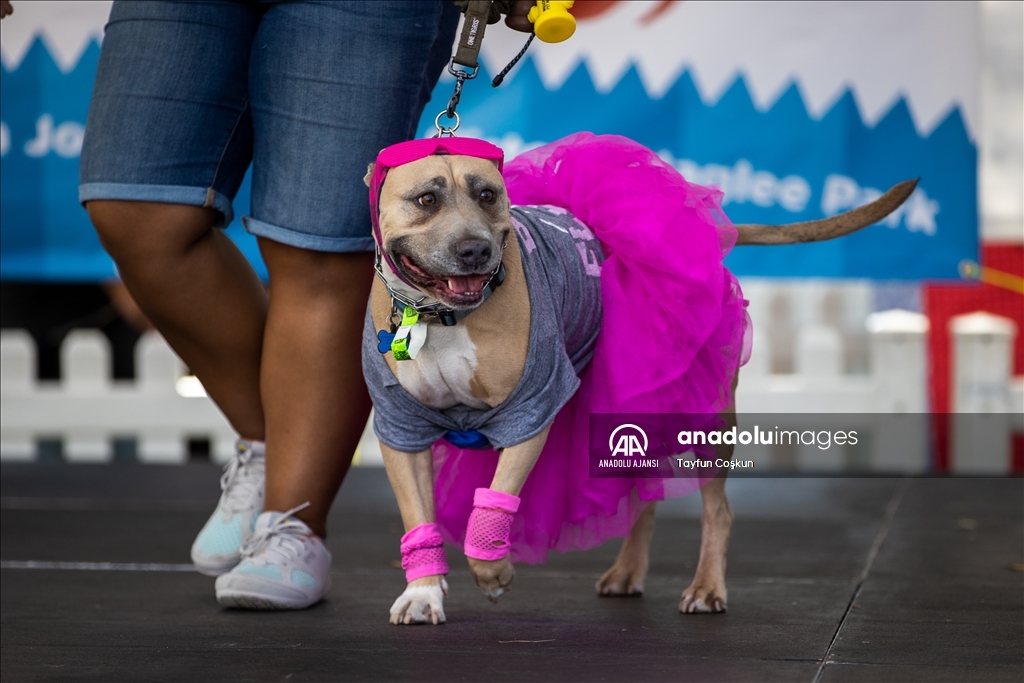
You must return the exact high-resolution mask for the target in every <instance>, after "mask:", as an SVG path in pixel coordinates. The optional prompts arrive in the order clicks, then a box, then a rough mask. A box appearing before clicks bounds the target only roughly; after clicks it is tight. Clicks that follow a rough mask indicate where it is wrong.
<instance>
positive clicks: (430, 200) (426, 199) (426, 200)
mask: <svg viewBox="0 0 1024 683" xmlns="http://www.w3.org/2000/svg"><path fill="white" fill-rule="evenodd" d="M416 202H417V203H418V204H419V205H420V206H433V205H434V204H437V197H435V196H434V193H433V192H428V193H426V194H425V195H421V196H420V197H419V198H418V199H417V200H416Z"/></svg>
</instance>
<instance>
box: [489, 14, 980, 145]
mask: <svg viewBox="0 0 1024 683" xmlns="http://www.w3.org/2000/svg"><path fill="white" fill-rule="evenodd" d="M658 4H660V3H657V2H622V3H620V4H619V5H618V6H617V7H616V8H614V9H612V10H610V11H608V12H606V13H605V14H602V15H600V16H598V17H596V18H594V19H589V20H586V21H581V22H579V26H578V28H577V32H576V35H575V36H573V37H572V38H570V39H569V40H568V41H566V42H564V43H560V44H557V45H546V44H544V43H535V44H534V45H533V46H532V47H531V48H530V53H531V54H532V55H533V60H534V63H535V64H536V66H537V70H538V72H539V74H540V77H541V79H542V81H543V82H544V85H545V86H546V87H547V88H549V89H556V88H558V87H560V86H561V85H562V83H564V82H565V80H566V79H567V78H568V77H569V76H570V75H571V74H572V72H573V71H574V70H575V69H576V67H577V66H578V65H579V64H580V62H583V63H585V64H586V66H587V68H588V69H589V71H590V74H591V77H592V78H593V79H594V84H595V86H596V87H597V89H598V90H599V91H602V92H608V91H610V90H611V89H612V88H613V87H614V86H615V84H616V83H618V82H619V80H620V79H621V78H622V76H623V74H625V72H626V71H627V70H628V69H629V67H630V66H631V65H634V64H635V65H636V67H637V71H638V73H639V76H640V79H641V81H642V82H643V84H644V87H645V89H646V90H647V92H648V94H650V95H651V96H652V97H659V96H661V95H662V94H664V93H665V91H667V90H668V89H669V88H670V87H671V86H672V85H673V84H674V83H675V82H676V81H677V80H678V79H679V76H680V74H681V73H682V72H683V71H684V70H687V69H688V70H689V71H690V74H691V76H692V77H693V80H694V84H695V85H696V87H697V90H698V92H699V93H700V96H701V98H702V99H703V101H704V102H705V103H706V104H714V103H715V102H717V101H718V99H719V98H720V97H721V96H722V95H723V94H724V92H725V90H726V89H727V88H728V87H729V86H730V85H731V84H732V83H733V82H734V81H735V79H736V77H737V76H738V75H742V76H743V78H744V79H745V81H746V83H747V87H748V89H749V91H750V96H751V98H752V99H753V101H754V104H755V106H757V107H758V108H759V109H761V110H766V109H768V108H770V107H771V105H772V104H774V103H775V101H776V100H777V99H778V98H779V96H780V95H781V94H782V93H783V92H784V91H785V90H786V89H787V88H788V87H789V86H790V84H791V83H793V82H796V83H797V87H798V88H799V89H800V93H801V95H802V96H803V99H804V103H805V105H806V106H807V109H808V112H809V113H810V114H811V116H814V117H816V118H820V117H821V116H822V115H824V114H825V113H826V112H827V111H828V110H829V109H831V108H832V106H833V105H834V104H835V102H836V100H837V99H838V98H839V97H840V96H841V95H842V93H843V92H845V91H846V89H848V88H849V89H851V90H852V91H853V93H854V97H855V98H856V101H857V105H858V107H859V108H860V113H861V118H862V119H863V120H864V122H865V123H866V124H867V125H869V126H870V125H874V124H875V123H877V122H878V120H879V119H881V118H882V117H883V116H884V115H885V114H886V113H887V112H888V111H889V110H890V109H891V108H892V105H893V104H895V103H896V101H897V100H898V99H899V98H900V97H901V96H902V97H905V98H906V100H907V104H908V106H909V108H910V112H911V115H912V116H913V118H914V122H915V125H916V126H917V129H918V132H919V133H921V134H922V135H927V134H929V133H930V132H931V131H932V130H933V129H934V127H935V126H936V125H937V124H939V123H940V122H941V121H942V120H943V119H945V118H946V116H947V115H948V114H949V112H950V111H951V109H952V108H953V107H956V106H959V107H960V111H961V115H962V116H963V118H964V120H965V124H966V126H967V131H968V134H969V135H972V137H973V131H974V130H975V129H976V125H977V123H978V114H977V99H978V97H977V92H976V90H977V82H978V61H977V60H978V58H977V52H978V25H979V16H978V7H977V4H976V3H971V2H884V3H882V2H878V3H875V2H806V1H798V2H693V1H690V0H687V1H686V2H679V3H677V4H675V6H673V7H671V8H670V9H669V10H668V11H666V12H665V13H664V14H663V15H661V17H660V18H659V19H657V20H655V21H653V22H651V23H650V24H648V25H646V26H644V25H643V24H641V22H640V20H641V18H642V17H644V16H645V15H647V14H649V13H650V12H651V10H652V9H653V7H654V6H656V5H658ZM499 27H500V28H499ZM523 38H524V36H523V34H520V33H516V32H514V31H510V30H507V29H505V28H504V26H502V25H500V24H499V25H496V26H494V27H491V29H490V30H489V31H488V33H487V35H486V37H485V39H484V44H483V60H484V63H485V64H486V66H487V68H488V70H490V71H491V73H497V71H499V70H500V69H501V68H502V67H504V66H505V64H506V63H507V62H508V60H509V59H510V58H511V57H512V56H513V55H514V54H515V53H516V52H518V51H519V49H520V48H521V47H522V43H523ZM514 74H515V72H513V74H512V75H513V76H514Z"/></svg>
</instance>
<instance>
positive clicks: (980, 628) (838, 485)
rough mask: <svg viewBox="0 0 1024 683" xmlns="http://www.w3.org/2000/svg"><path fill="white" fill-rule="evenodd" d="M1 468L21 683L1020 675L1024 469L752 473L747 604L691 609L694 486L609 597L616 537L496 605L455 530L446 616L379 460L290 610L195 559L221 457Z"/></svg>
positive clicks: (740, 504)
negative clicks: (302, 604) (307, 590)
mask: <svg viewBox="0 0 1024 683" xmlns="http://www.w3.org/2000/svg"><path fill="white" fill-rule="evenodd" d="M0 474H2V477H0V479H2V490H0V494H2V508H3V513H2V536H0V538H2V546H0V556H2V560H3V564H2V568H0V576H2V582H0V584H2V610H0V611H2V622H0V623H2V639H0V647H2V651H0V678H2V679H3V680H4V681H11V682H14V681H36V680H45V681H70V680H95V681H112V680H161V681H162V680H167V681H184V680H188V681H193V680H195V681H228V680H231V681H234V680H237V681H272V680H288V681H323V680H355V681H371V680H385V681H386V680H406V681H417V682H425V681H435V680H437V681H460V680H464V681H663V680H664V681H808V682H810V681H957V682H960V681H1021V680H1022V679H1024V664H1022V662H1024V595H1022V589H1024V573H1022V572H1021V569H1022V567H1021V563H1022V562H1024V482H1022V481H1021V480H1020V479H913V480H898V479H762V480H750V479H747V480H738V479H736V480H732V481H730V483H729V492H730V499H731V501H732V504H733V509H734V511H735V513H736V523H735V526H734V527H733V535H732V542H731V547H730V553H729V567H728V578H729V612H728V613H727V614H724V615H681V614H678V613H677V612H676V605H677V602H678V599H679V594H680V592H681V591H682V589H683V588H684V587H685V586H686V585H687V584H688V582H689V579H690V577H691V576H692V573H693V567H694V564H695V562H696V559H697V551H698V543H699V523H698V521H697V514H698V512H699V500H697V499H692V500H690V499H687V500H683V501H675V502H673V503H671V504H668V505H664V506H662V508H661V509H660V510H659V516H658V522H657V529H656V531H655V536H654V551H653V557H652V565H651V575H650V577H649V578H648V580H647V586H646V591H647V592H646V594H645V595H644V596H643V597H642V598H618V599H610V598H609V599H599V598H597V597H595V595H594V591H593V587H592V586H593V583H594V580H595V579H596V577H597V576H598V575H599V574H600V573H601V571H603V570H604V569H605V568H606V567H607V566H608V565H609V564H610V562H611V560H612V559H613V557H614V555H615V552H616V551H617V542H612V543H609V544H607V545H605V546H603V547H601V548H598V549H595V550H592V551H590V552H586V553H577V554H574V555H565V556H557V555H556V556H553V558H552V560H551V562H549V563H548V564H547V565H545V566H542V567H529V566H519V567H518V576H517V578H516V581H515V584H514V590H513V591H512V592H511V593H510V594H508V595H507V596H505V597H504V598H502V600H501V602H500V604H498V605H497V606H493V605H491V604H490V603H488V602H487V600H486V599H485V598H484V597H483V596H482V595H481V594H480V592H479V591H478V589H477V588H476V587H475V586H474V585H473V583H472V580H471V578H470V577H469V573H468V571H466V570H465V569H464V568H463V567H464V565H463V564H462V561H461V560H460V559H459V555H458V554H457V551H456V550H454V549H449V553H448V557H449V561H450V562H451V563H452V565H453V567H454V570H453V572H452V575H451V576H450V577H449V584H450V586H451V594H450V597H449V599H448V601H447V602H446V611H447V614H448V619H449V621H448V623H447V624H446V625H445V626H441V627H429V626H418V627H396V626H390V625H388V623H387V614H388V608H389V607H390V605H391V602H392V601H393V600H394V598H395V597H396V596H397V595H398V594H399V593H400V592H401V590H402V588H403V578H402V572H401V570H400V569H397V568H396V567H395V566H394V565H395V564H396V560H397V559H398V557H399V555H398V539H399V536H400V534H401V529H400V524H399V518H398V515H397V510H396V508H395V506H394V499H393V497H392V496H391V494H390V491H389V489H388V486H387V480H386V478H385V477H384V473H383V471H382V470H376V469H357V470H354V471H353V472H352V473H351V474H350V475H349V478H348V480H347V482H346V484H345V487H344V488H343V490H342V492H341V494H340V495H339V497H338V501H337V503H336V504H335V507H334V511H333V513H332V519H331V530H332V536H331V539H330V546H331V548H332V551H333V554H334V575H333V582H334V587H333V589H332V591H331V593H330V598H329V600H327V601H325V602H323V603H321V604H320V605H318V606H316V607H314V608H312V609H309V610H306V611H303V612H291V613H252V612H241V611H230V610H224V609H221V608H220V607H219V606H218V605H217V603H216V601H215V599H214V596H213V581H212V579H209V578H206V577H203V576H200V575H199V574H196V573H194V572H192V571H189V570H188V569H189V568H188V566H187V563H188V561H189V559H188V549H189V546H190V545H191V542H192V538H193V536H194V534H195V533H196V531H197V530H198V529H199V528H200V526H201V525H202V524H203V522H204V520H205V519H206V517H207V515H208V514H209V513H210V511H211V509H212V505H213V503H214V501H215V500H216V497H217V494H218V484H217V479H218V475H219V470H217V469H215V468H214V467H212V466H210V465H199V464H194V465H186V466H180V467H161V466H143V465H134V464H114V465H96V466H86V465H64V464H44V465H17V464H4V465H3V466H2V468H0ZM102 563H114V564H112V565H110V566H108V567H107V568H103V567H104V565H103V564H102Z"/></svg>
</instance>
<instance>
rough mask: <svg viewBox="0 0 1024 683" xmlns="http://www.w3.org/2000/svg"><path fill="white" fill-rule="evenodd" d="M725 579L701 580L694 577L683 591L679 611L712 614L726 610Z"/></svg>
mask: <svg viewBox="0 0 1024 683" xmlns="http://www.w3.org/2000/svg"><path fill="white" fill-rule="evenodd" d="M725 599H726V590H725V581H724V580H722V581H701V580H699V579H694V581H693V583H691V584H690V587H689V588H687V589H686V590H684V591H683V597H682V598H681V599H680V600H679V611H680V612H682V613H683V614H711V613H714V612H724V611H725Z"/></svg>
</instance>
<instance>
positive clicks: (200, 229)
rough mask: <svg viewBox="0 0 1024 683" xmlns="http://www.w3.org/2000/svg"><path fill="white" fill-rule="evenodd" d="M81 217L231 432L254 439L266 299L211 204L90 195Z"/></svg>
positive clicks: (259, 425) (259, 429) (259, 416)
mask: <svg viewBox="0 0 1024 683" xmlns="http://www.w3.org/2000/svg"><path fill="white" fill-rule="evenodd" d="M87 206H88V210H89V216H90V218H91V219H92V221H93V224H94V225H95V226H96V230H97V232H98V233H99V235H100V239H101V241H102V242H103V246H104V247H105V248H106V249H107V251H108V252H109V253H110V255H111V256H112V257H113V258H114V261H115V262H116V263H117V267H118V271H119V272H120V274H121V279H122V281H123V282H124V284H125V287H126V288H127V289H128V291H129V292H130V293H131V295H132V298H133V299H135V301H136V302H137V303H138V305H139V307H140V308H141V309H142V311H143V312H144V313H145V314H146V316H147V317H148V318H149V319H150V321H152V323H153V325H154V326H155V327H156V328H157V330H159V331H160V333H161V334H162V335H163V336H164V338H165V339H166V340H167V342H168V343H169V344H170V345H171V348H173V349H174V350H175V352H176V353H177V354H178V356H180V357H181V359H182V360H183V361H184V362H185V364H186V365H188V367H189V368H190V369H191V370H192V372H194V373H195V375H196V376H197V377H198V378H199V379H200V381H201V382H202V383H203V387H204V388H205V389H206V391H207V393H208V394H209V395H210V397H211V398H212V399H213V400H214V402H215V403H216V404H217V405H218V407H220V409H221V410H222V411H223V412H224V415H225V416H226V417H227V418H228V421H229V422H230V423H231V425H232V426H233V427H234V428H235V430H236V431H237V432H238V433H239V434H241V435H242V436H243V437H245V438H248V439H263V437H264V427H263V408H262V405H261V403H260V393H259V372H260V370H259V368H260V354H261V352H262V339H263V329H264V326H265V322H266V315H267V295H266V293H265V291H264V289H263V286H262V285H261V284H260V281H259V279H258V278H257V277H256V274H255V272H253V269H252V267H251V266H250V265H249V263H248V262H247V261H246V260H245V257H244V256H242V254H241V252H240V251H239V250H238V248H237V247H235V245H234V243H232V242H231V240H230V239H228V237H227V236H225V235H224V233H223V232H222V231H221V230H219V229H216V228H214V227H213V224H214V222H215V221H216V220H217V218H218V217H219V216H218V214H217V212H216V211H214V210H213V209H205V208H202V207H196V206H185V205H180V204H158V203H151V202H128V201H104V200H96V201H90V202H88V204H87Z"/></svg>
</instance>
